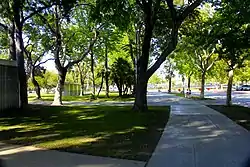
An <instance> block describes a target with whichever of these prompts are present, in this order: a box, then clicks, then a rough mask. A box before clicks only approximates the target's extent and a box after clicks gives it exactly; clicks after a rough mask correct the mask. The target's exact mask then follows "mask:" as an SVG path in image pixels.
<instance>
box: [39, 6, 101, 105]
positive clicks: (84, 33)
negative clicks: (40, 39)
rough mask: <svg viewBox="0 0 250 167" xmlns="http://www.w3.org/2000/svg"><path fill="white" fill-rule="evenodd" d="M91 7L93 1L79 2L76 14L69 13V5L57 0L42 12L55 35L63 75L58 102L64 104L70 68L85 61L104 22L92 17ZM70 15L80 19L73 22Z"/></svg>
mask: <svg viewBox="0 0 250 167" xmlns="http://www.w3.org/2000/svg"><path fill="white" fill-rule="evenodd" d="M91 7H92V5H91V4H85V5H83V6H82V5H80V6H75V7H74V10H73V15H70V16H69V14H70V13H69V11H68V8H66V9H67V10H66V11H65V8H64V6H63V4H56V5H54V8H53V9H52V10H45V11H44V13H42V14H39V17H40V19H41V20H42V21H43V24H45V26H46V29H47V31H48V32H49V34H50V35H51V37H53V39H54V48H53V53H54V60H55V65H56V69H57V70H58V76H59V79H58V84H57V88H56V92H55V96H54V101H53V104H54V105H61V104H62V91H63V87H64V83H65V78H66V75H67V71H68V69H70V68H71V67H73V66H74V65H75V64H78V63H79V62H81V61H83V59H84V58H85V57H86V56H87V55H88V54H89V53H90V51H91V50H92V48H93V46H94V44H95V42H96V40H97V36H98V32H97V30H98V28H100V26H96V25H95V24H94V23H93V22H91V20H90V10H91ZM71 8H72V7H71ZM51 18H52V19H51ZM70 19H74V20H75V21H76V23H75V24H71V23H70V22H68V21H69V20H70ZM62 23H63V24H62Z"/></svg>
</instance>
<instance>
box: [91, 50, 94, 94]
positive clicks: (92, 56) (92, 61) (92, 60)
mask: <svg viewBox="0 0 250 167" xmlns="http://www.w3.org/2000/svg"><path fill="white" fill-rule="evenodd" d="M91 73H92V86H93V95H94V96H95V70H94V54H93V53H92V52H91Z"/></svg>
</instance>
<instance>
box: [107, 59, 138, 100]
mask: <svg viewBox="0 0 250 167" xmlns="http://www.w3.org/2000/svg"><path fill="white" fill-rule="evenodd" d="M111 79H112V81H113V82H114V83H115V84H116V86H117V88H118V90H119V95H120V96H122V93H125V91H126V89H128V88H131V87H132V85H134V76H133V69H132V68H131V65H130V64H129V62H128V61H127V60H125V59H123V58H117V59H116V61H115V62H114V63H113V64H112V65H111Z"/></svg>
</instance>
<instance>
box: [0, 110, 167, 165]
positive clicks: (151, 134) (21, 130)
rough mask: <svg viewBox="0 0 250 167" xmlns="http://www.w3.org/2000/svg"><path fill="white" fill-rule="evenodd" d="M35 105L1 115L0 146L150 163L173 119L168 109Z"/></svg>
mask: <svg viewBox="0 0 250 167" xmlns="http://www.w3.org/2000/svg"><path fill="white" fill-rule="evenodd" d="M149 109H150V112H147V113H138V112H133V111H131V107H130V106H126V107H125V106H124V107H110V106H109V107H108V106H77V107H65V106H62V107H49V106H35V105H34V106H30V107H29V109H26V110H25V111H8V112H6V113H5V114H4V113H2V115H1V116H0V141H2V142H7V143H11V144H24V145H34V146H37V147H42V148H48V149H56V150H62V151H68V152H75V153H83V154H90V155H100V156H110V157H116V158H124V159H135V160H142V161H146V160H148V159H149V157H150V155H151V153H152V152H153V150H154V149H155V146H156V144H157V142H158V140H159V138H160V136H161V133H162V131H163V128H164V126H165V124H166V122H167V120H168V116H169V107H150V108H149Z"/></svg>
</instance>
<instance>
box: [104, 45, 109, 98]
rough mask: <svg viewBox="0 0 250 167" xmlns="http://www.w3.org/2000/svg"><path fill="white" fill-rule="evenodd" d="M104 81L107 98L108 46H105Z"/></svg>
mask: <svg viewBox="0 0 250 167" xmlns="http://www.w3.org/2000/svg"><path fill="white" fill-rule="evenodd" d="M105 82H106V97H107V98H109V71H108V46H107V44H106V48H105Z"/></svg>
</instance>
